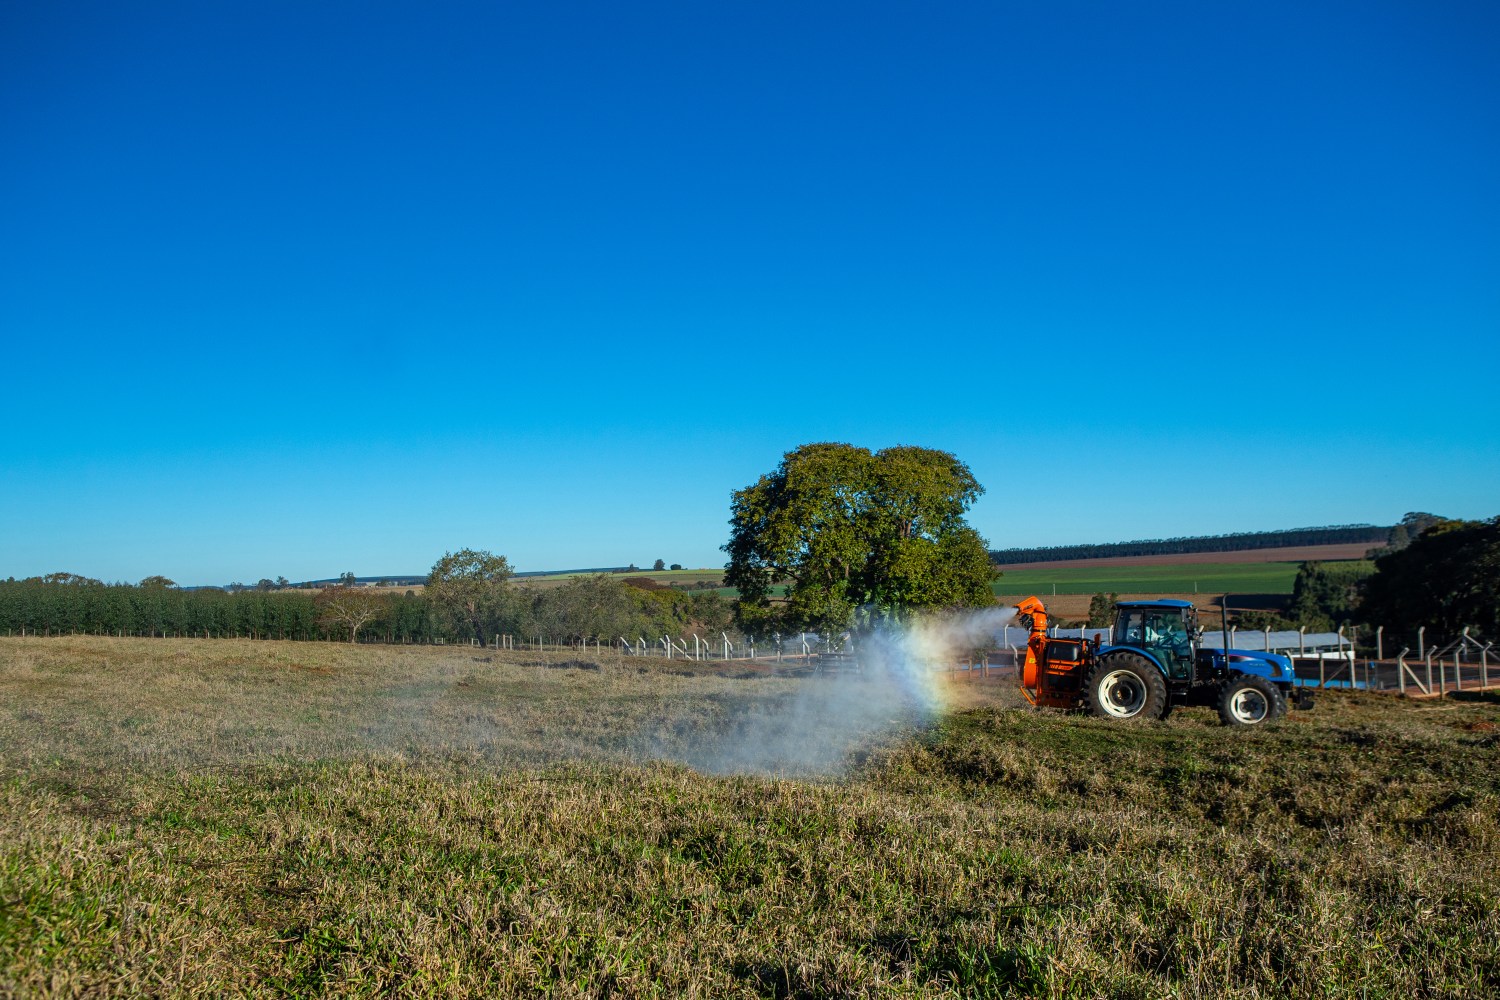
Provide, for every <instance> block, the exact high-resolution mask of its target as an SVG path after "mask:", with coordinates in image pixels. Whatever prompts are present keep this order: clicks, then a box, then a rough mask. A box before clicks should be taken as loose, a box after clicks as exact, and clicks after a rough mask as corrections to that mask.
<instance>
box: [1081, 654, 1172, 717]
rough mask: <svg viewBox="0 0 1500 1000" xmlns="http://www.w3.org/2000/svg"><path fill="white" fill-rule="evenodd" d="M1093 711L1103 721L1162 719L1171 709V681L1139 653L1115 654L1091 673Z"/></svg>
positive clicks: (1091, 710)
mask: <svg viewBox="0 0 1500 1000" xmlns="http://www.w3.org/2000/svg"><path fill="white" fill-rule="evenodd" d="M1087 690H1088V703H1089V711H1090V712H1092V713H1093V714H1094V715H1096V716H1098V717H1099V718H1101V719H1160V718H1161V717H1162V715H1163V714H1164V713H1165V712H1166V710H1167V682H1166V680H1165V679H1164V678H1163V677H1162V675H1161V671H1160V670H1159V669H1157V667H1156V665H1155V664H1154V663H1152V662H1151V661H1150V660H1148V659H1146V658H1145V657H1144V656H1141V655H1140V654H1138V653H1115V654H1113V655H1111V656H1108V657H1106V658H1105V659H1103V660H1101V661H1100V662H1099V665H1098V666H1096V667H1095V668H1094V669H1093V672H1092V673H1090V674H1089V679H1088V684H1087Z"/></svg>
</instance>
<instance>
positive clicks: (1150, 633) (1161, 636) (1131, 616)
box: [1111, 601, 1198, 681]
mask: <svg viewBox="0 0 1500 1000" xmlns="http://www.w3.org/2000/svg"><path fill="white" fill-rule="evenodd" d="M1197 634H1198V613H1197V610H1196V609H1195V608H1194V607H1193V606H1192V605H1191V604H1189V603H1188V602H1187V601H1121V602H1120V603H1119V604H1118V605H1116V609H1115V625H1114V634H1113V637H1112V642H1111V645H1113V646H1116V647H1119V646H1129V647H1131V648H1134V649H1138V650H1141V651H1142V652H1144V653H1148V654H1150V655H1151V656H1152V657H1154V658H1155V659H1156V661H1157V662H1158V663H1160V664H1161V666H1162V669H1163V670H1165V671H1166V674H1167V677H1168V678H1169V679H1170V680H1174V681H1190V680H1192V678H1193V656H1194V649H1193V641H1194V638H1195V637H1196V636H1197Z"/></svg>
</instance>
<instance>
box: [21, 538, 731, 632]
mask: <svg viewBox="0 0 1500 1000" xmlns="http://www.w3.org/2000/svg"><path fill="white" fill-rule="evenodd" d="M351 576H352V574H345V575H344V577H343V578H341V583H340V585H339V586H335V587H325V588H323V589H322V590H321V591H319V592H318V593H317V594H315V595H313V594H309V593H307V592H305V591H300V590H288V591H278V590H276V589H274V588H272V589H269V590H263V589H250V588H242V589H239V590H236V591H227V590H218V589H213V588H208V589H203V590H178V589H175V587H174V586H173V584H172V581H170V580H167V579H166V578H165V577H148V578H147V579H145V580H143V581H141V583H140V584H139V585H135V586H132V585H130V584H105V583H101V582H100V581H98V580H93V579H89V578H87V577H82V576H78V575H76V574H72V573H54V574H49V575H48V576H46V577H36V578H32V579H29V580H19V581H18V580H7V581H3V582H0V634H4V633H11V634H16V633H20V632H22V631H25V632H29V633H33V634H65V633H70V632H83V633H90V634H106V635H116V634H122V635H163V634H171V635H184V636H206V637H213V638H222V637H235V636H241V637H250V638H278V639H338V640H341V641H348V642H354V641H358V640H359V639H360V638H380V639H384V640H386V641H392V642H429V641H433V640H436V639H442V640H444V641H449V642H452V641H460V642H467V641H468V640H470V639H479V640H480V641H482V642H490V641H493V639H494V637H495V636H496V635H497V634H511V635H523V636H524V635H540V636H543V637H545V638H547V639H548V640H550V641H558V640H570V639H580V638H584V637H588V638H600V639H604V640H606V641H607V640H613V639H615V638H617V637H620V636H624V637H626V638H629V639H633V638H635V637H636V636H641V635H644V636H650V637H655V636H659V635H662V634H663V633H668V632H669V633H672V634H674V635H679V634H682V633H683V632H685V631H688V630H690V629H699V630H703V631H707V632H708V633H713V632H717V631H719V630H721V629H725V628H728V627H729V626H730V618H731V614H730V606H729V603H728V602H727V601H725V600H724V598H723V597H722V596H721V595H720V594H718V593H717V592H716V591H713V590H709V591H705V592H701V593H687V592H684V591H681V590H677V589H674V588H669V587H659V586H654V587H653V589H650V590H642V589H640V588H639V587H634V586H630V585H629V584H628V583H627V582H626V581H623V580H620V579H619V578H617V577H612V576H609V575H606V574H599V575H596V576H585V577H578V578H576V579H574V580H571V581H569V582H568V583H566V584H563V585H562V586H559V587H546V588H543V587H535V588H533V587H517V586H515V585H514V584H513V583H512V582H511V572H510V565H509V563H508V562H507V561H506V559H505V557H503V556H497V555H494V554H492V553H489V552H483V551H477V550H473V549H462V550H460V551H458V552H453V553H447V554H445V555H444V556H443V558H442V559H439V560H438V562H437V563H436V564H435V565H434V566H433V568H432V573H431V574H430V575H429V576H428V579H427V586H426V588H425V590H424V592H423V593H421V594H416V593H414V592H412V591H407V592H405V593H395V592H393V590H392V589H390V588H375V587H361V586H356V585H351V583H350V582H349V580H350V577H351Z"/></svg>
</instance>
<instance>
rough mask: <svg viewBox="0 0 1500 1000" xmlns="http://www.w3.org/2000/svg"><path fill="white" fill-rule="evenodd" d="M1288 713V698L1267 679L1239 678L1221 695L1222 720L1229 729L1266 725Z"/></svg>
mask: <svg viewBox="0 0 1500 1000" xmlns="http://www.w3.org/2000/svg"><path fill="white" fill-rule="evenodd" d="M1285 714H1286V699H1285V698H1284V697H1282V694H1281V692H1280V691H1278V690H1277V689H1276V685H1275V684H1272V683H1271V682H1270V681H1268V680H1266V679H1265V678H1264V677H1248V676H1245V675H1243V674H1242V675H1240V676H1239V677H1235V678H1234V679H1232V680H1231V681H1230V682H1229V683H1228V684H1225V685H1224V691H1223V693H1222V694H1220V695H1219V721H1220V722H1222V723H1224V725H1226V726H1263V725H1265V724H1266V723H1268V722H1275V721H1276V720H1277V719H1279V718H1281V717H1282V716H1283V715H1285Z"/></svg>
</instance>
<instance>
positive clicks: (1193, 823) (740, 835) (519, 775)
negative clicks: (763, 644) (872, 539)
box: [0, 638, 1500, 997]
mask: <svg viewBox="0 0 1500 1000" xmlns="http://www.w3.org/2000/svg"><path fill="white" fill-rule="evenodd" d="M476 653H477V651H476ZM591 668H596V669H591ZM845 683H858V682H857V681H855V680H854V679H829V678H821V679H819V678H811V679H799V678H792V677H784V676H776V675H773V674H767V673H764V672H752V671H749V670H747V669H744V668H742V667H741V666H740V665H738V664H732V665H728V666H724V667H702V666H696V665H694V666H686V665H683V664H680V663H672V664H668V663H664V662H655V663H640V662H637V661H633V660H615V659H613V658H610V657H605V658H603V659H602V660H600V661H598V662H597V663H596V662H594V661H590V660H577V659H570V658H568V657H566V656H538V655H535V654H531V655H528V654H524V653H522V652H519V651H518V652H517V653H516V654H515V655H513V656H505V655H501V654H496V653H493V652H489V653H483V654H478V655H471V654H470V651H468V650H462V651H460V650H453V649H448V650H443V649H422V648H413V647H346V646H337V645H330V644H291V643H277V642H259V643H251V642H234V641H218V642H204V641H193V640H108V639H86V638H76V639H52V640H36V639H26V640H19V639H10V640H0V706H4V707H0V995H10V994H14V995H23V996H74V995H97V994H121V995H140V994H146V995H169V996H170V995H205V996H208V995H213V996H324V995H357V996H370V995H377V994H379V995H385V994H395V995H401V996H431V997H440V996H442V997H447V996H476V997H477V996H505V995H534V994H536V993H543V992H545V993H554V994H558V995H562V996H605V995H623V996H703V997H707V996H771V997H793V996H796V997H824V996H826V997H847V996H924V997H926V996H933V997H935V996H988V995H1013V996H1055V997H1066V996H1074V997H1097V996H1111V997H1165V996H1237V997H1266V996H1293V997H1313V996H1318V997H1326V996H1347V997H1413V996H1439V995H1441V996H1475V997H1479V996H1493V995H1495V994H1496V992H1497V991H1500V917H1497V913H1500V877H1497V874H1496V867H1495V866H1496V861H1497V860H1500V817H1497V812H1500V777H1497V775H1500V769H1497V764H1500V746H1497V742H1500V741H1497V725H1500V702H1497V700H1496V699H1494V698H1493V697H1480V698H1474V699H1472V700H1466V701H1461V702H1446V703H1424V704H1420V705H1414V704H1406V703H1401V702H1398V701H1396V700H1394V699H1390V698H1382V697H1379V696H1375V695H1362V696H1361V695H1355V696H1329V697H1326V698H1325V699H1323V701H1322V703H1321V704H1320V705H1319V707H1318V708H1317V709H1316V710H1315V711H1314V712H1312V713H1294V714H1293V716H1292V717H1291V718H1290V719H1289V720H1288V722H1287V723H1286V724H1283V725H1281V726H1279V727H1276V728H1273V729H1269V730H1264V731H1260V732H1250V733H1245V732H1237V731H1231V730H1225V729H1222V728H1220V727H1218V726H1217V725H1215V724H1214V722H1213V719H1212V717H1211V716H1210V715H1209V714H1208V713H1207V712H1205V711H1202V710H1193V711H1185V712H1179V713H1177V714H1176V715H1174V716H1173V719H1172V721H1171V722H1169V723H1165V724H1154V725H1148V726H1120V725H1117V724H1112V723H1106V722H1102V721H1098V720H1093V719H1088V718H1083V717H1078V716H1069V715H1061V714H1038V713H1034V712H1031V711H1028V710H1021V709H1018V708H1015V707H1014V699H1013V698H1012V696H1011V695H1010V692H1009V690H1008V689H1006V688H1002V687H1001V686H999V685H997V684H991V685H989V686H986V685H984V684H982V683H974V684H964V683H962V682H960V683H959V685H958V688H959V690H958V691H957V692H956V695H960V696H962V697H961V698H956V699H955V701H956V703H957V704H960V705H963V706H965V707H963V708H961V709H959V710H956V711H954V712H952V713H950V714H948V715H946V716H944V717H942V718H941V719H939V720H937V721H936V722H935V723H934V724H933V725H931V726H929V727H927V728H924V729H921V730H919V731H916V732H909V731H908V732H900V731H897V732H888V733H871V734H868V738H866V739H863V740H860V741H857V742H858V745H857V747H856V748H855V749H856V751H857V754H856V756H855V758H853V759H852V761H851V769H850V770H848V771H847V772H845V773H843V774H841V775H834V776H826V777H821V778H807V779H803V780H791V779H788V778H784V777H774V776H745V775H741V776H727V777H712V776H707V775H704V774H701V773H698V772H696V771H693V770H691V769H689V768H687V767H684V766H682V765H681V764H680V763H672V762H671V758H676V759H679V760H681V759H688V758H690V756H691V753H690V751H691V750H692V749H693V748H694V747H696V746H698V745H699V744H701V743H702V742H703V741H705V740H706V741H710V742H711V741H713V740H714V739H715V738H716V736H717V735H718V734H722V733H732V732H733V731H734V720H735V718H736V716H737V715H740V714H742V713H744V712H746V711H751V710H755V709H757V708H765V707H766V706H768V705H776V704H780V703H781V700H782V699H786V698H796V697H797V696H798V695H799V693H800V692H803V691H806V690H810V688H808V685H818V684H824V685H827V684H845ZM663 758H667V759H663Z"/></svg>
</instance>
